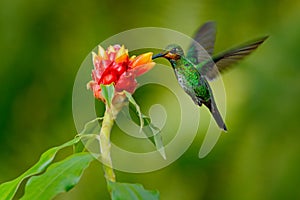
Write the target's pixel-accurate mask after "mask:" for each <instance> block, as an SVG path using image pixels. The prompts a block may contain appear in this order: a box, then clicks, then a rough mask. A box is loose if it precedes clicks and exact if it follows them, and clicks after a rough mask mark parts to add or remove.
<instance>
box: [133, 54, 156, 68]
mask: <svg viewBox="0 0 300 200" xmlns="http://www.w3.org/2000/svg"><path fill="white" fill-rule="evenodd" d="M152 55H153V53H152V52H149V53H144V54H142V55H139V56H138V57H136V58H135V59H134V61H133V62H132V63H131V68H135V67H137V66H140V65H143V64H147V63H149V62H152Z"/></svg>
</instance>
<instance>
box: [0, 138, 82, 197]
mask: <svg viewBox="0 0 300 200" xmlns="http://www.w3.org/2000/svg"><path fill="white" fill-rule="evenodd" d="M79 141H80V137H76V138H74V139H73V140H70V141H69V142H66V143H64V144H62V145H60V146H57V147H53V148H51V149H49V150H47V151H46V152H45V153H43V154H42V155H41V157H40V160H39V161H38V162H37V163H36V164H35V165H34V166H32V167H31V168H29V169H28V170H27V171H26V172H24V173H23V174H22V175H20V176H19V177H18V178H16V179H14V180H12V181H9V182H5V183H2V184H1V185H0V199H1V200H2V199H5V200H8V199H12V198H13V197H14V196H15V194H16V191H17V189H18V187H19V186H20V184H21V182H22V181H23V180H24V179H26V178H29V177H31V176H34V175H36V174H39V173H41V172H43V171H45V170H46V169H47V167H48V166H49V165H50V164H51V162H52V161H53V159H54V157H55V155H56V153H57V152H58V151H59V150H60V149H62V148H65V147H68V146H71V145H73V144H75V143H77V142H79Z"/></svg>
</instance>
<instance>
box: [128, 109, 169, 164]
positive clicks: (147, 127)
mask: <svg viewBox="0 0 300 200" xmlns="http://www.w3.org/2000/svg"><path fill="white" fill-rule="evenodd" d="M129 114H130V116H131V119H132V121H133V122H135V123H136V124H137V125H140V121H139V120H137V119H138V118H139V116H138V115H139V112H138V111H137V110H136V107H135V106H133V105H132V104H129ZM141 115H142V119H143V122H144V127H143V129H142V131H143V133H144V134H145V135H146V136H147V138H148V139H149V140H150V141H151V142H152V143H153V144H154V146H155V147H156V149H157V150H158V151H159V153H160V155H161V156H162V157H163V158H164V159H166V153H165V148H164V144H163V142H162V136H161V134H160V133H161V130H160V129H159V128H157V127H156V126H154V125H153V124H152V123H151V118H150V117H148V116H146V115H144V114H141Z"/></svg>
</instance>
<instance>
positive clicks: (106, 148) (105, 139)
mask: <svg viewBox="0 0 300 200" xmlns="http://www.w3.org/2000/svg"><path fill="white" fill-rule="evenodd" d="M113 125H114V115H113V112H112V109H111V108H110V107H109V106H106V109H105V113H104V118H103V122H102V128H101V131H100V153H101V160H102V163H103V170H104V176H105V178H106V180H107V181H111V182H115V181H116V176H115V173H114V170H113V167H112V160H111V156H110V149H111V143H110V133H111V129H112V127H113Z"/></svg>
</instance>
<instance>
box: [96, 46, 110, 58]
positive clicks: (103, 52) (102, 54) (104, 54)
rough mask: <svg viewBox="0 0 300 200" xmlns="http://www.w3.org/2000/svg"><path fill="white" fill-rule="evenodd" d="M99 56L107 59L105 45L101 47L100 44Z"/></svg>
mask: <svg viewBox="0 0 300 200" xmlns="http://www.w3.org/2000/svg"><path fill="white" fill-rule="evenodd" d="M98 56H100V58H102V59H104V60H107V59H108V57H107V54H106V52H105V50H104V49H103V47H101V46H100V45H99V46H98Z"/></svg>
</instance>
